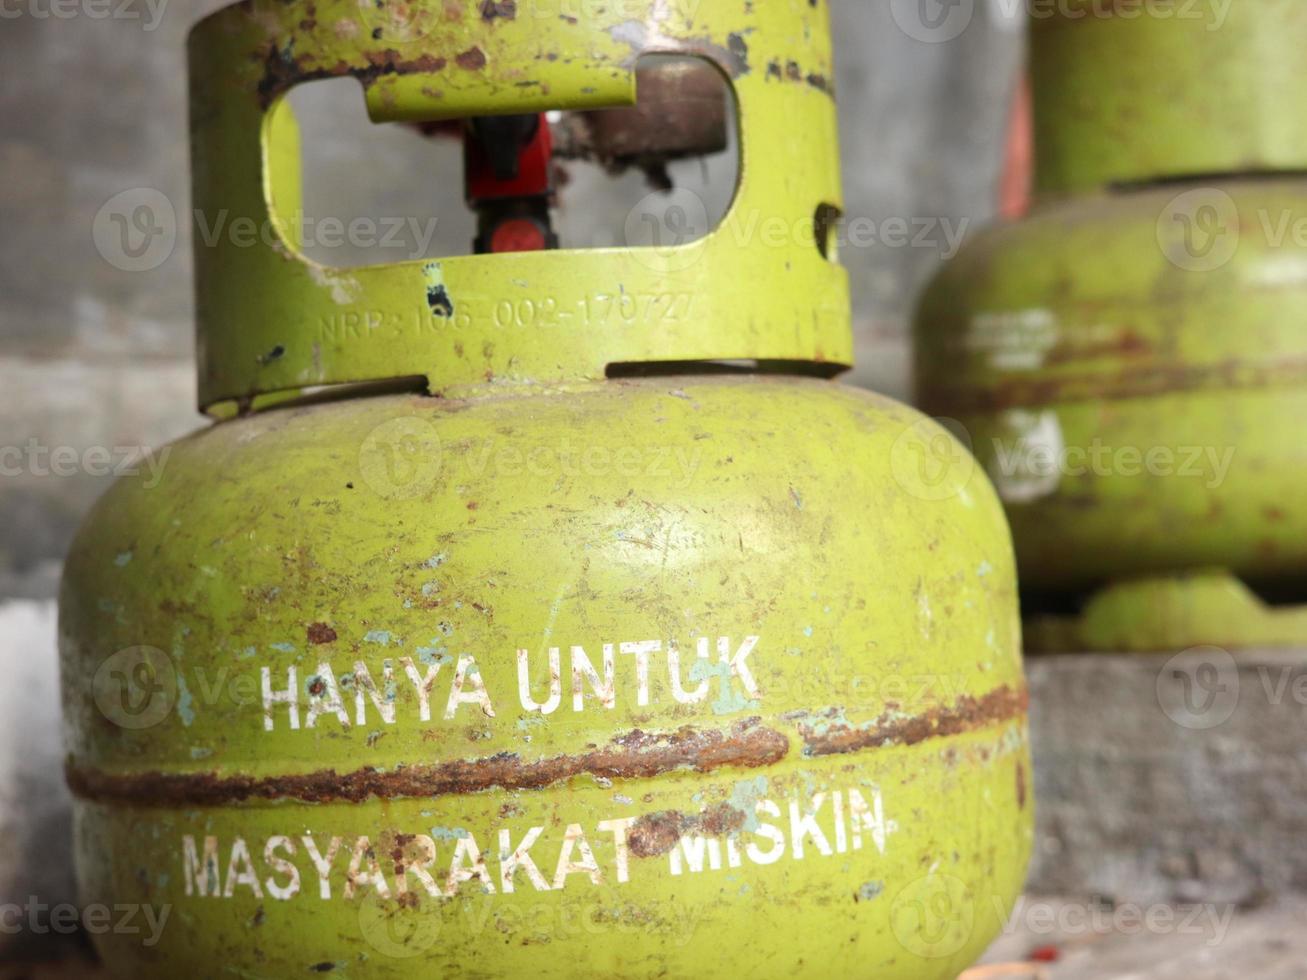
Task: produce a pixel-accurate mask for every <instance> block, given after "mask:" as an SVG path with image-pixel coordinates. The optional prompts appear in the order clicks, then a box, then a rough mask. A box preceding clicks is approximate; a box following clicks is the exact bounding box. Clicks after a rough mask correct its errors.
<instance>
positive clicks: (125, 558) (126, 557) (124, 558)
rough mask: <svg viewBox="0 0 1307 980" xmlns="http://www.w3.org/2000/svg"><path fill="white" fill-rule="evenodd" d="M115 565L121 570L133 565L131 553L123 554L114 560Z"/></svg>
mask: <svg viewBox="0 0 1307 980" xmlns="http://www.w3.org/2000/svg"><path fill="white" fill-rule="evenodd" d="M113 563H114V564H115V565H117V566H118V567H119V568H126V567H127V566H128V565H130V564H131V563H132V553H131V552H130V551H124V552H121V553H120V554H119V555H118V557H117V558H115V559H114V560H113Z"/></svg>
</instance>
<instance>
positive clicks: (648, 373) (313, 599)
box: [61, 0, 1032, 980]
mask: <svg viewBox="0 0 1307 980" xmlns="http://www.w3.org/2000/svg"><path fill="white" fill-rule="evenodd" d="M544 6H548V4H546V5H544ZM390 7H392V8H395V9H394V10H390V8H388V7H387V6H386V5H385V4H383V3H380V2H379V3H378V4H377V5H376V6H375V8H374V7H373V5H372V4H368V5H367V6H366V7H364V8H360V7H359V6H358V5H357V4H356V3H354V2H353V0H317V2H316V3H308V2H303V3H300V2H246V3H241V4H238V5H236V6H233V7H229V8H227V9H225V10H223V11H221V12H219V13H217V14H215V15H213V16H212V17H210V18H208V19H207V20H205V21H203V22H202V23H201V24H200V25H199V26H198V28H197V29H196V30H195V33H194V35H193V37H192V41H191V70H192V92H193V131H194V141H195V168H196V172H195V206H196V208H197V209H198V210H199V211H200V212H201V213H203V214H208V213H210V212H216V211H218V210H222V209H226V211H227V213H228V214H229V216H232V217H233V218H234V217H235V216H242V215H247V216H250V217H252V218H253V219H254V220H255V221H256V223H258V224H260V225H262V224H263V223H264V222H269V223H270V224H271V227H272V228H273V229H275V230H276V231H277V234H276V235H274V236H270V240H268V241H263V240H259V241H257V242H255V243H254V244H252V245H251V244H249V243H248V242H245V243H242V244H241V245H237V244H233V243H232V242H230V241H229V240H227V239H226V238H223V239H222V240H220V241H218V242H217V243H216V244H215V245H214V246H213V247H204V248H201V249H200V251H199V254H198V264H197V271H198V304H197V308H198V316H199V335H200V343H199V360H200V371H199V376H200V402H201V406H202V407H203V408H205V409H206V410H208V411H209V412H210V413H211V414H214V415H215V416H218V417H219V418H220V419H221V420H220V421H217V422H216V423H215V424H213V425H212V426H211V427H210V428H208V429H206V430H205V431H202V432H200V433H198V434H196V435H194V436H192V437H190V438H187V439H183V440H182V441H180V442H179V443H177V444H176V445H174V446H172V447H170V454H169V456H168V459H167V465H166V466H165V467H164V470H163V476H162V479H161V480H160V481H159V482H158V485H157V486H146V485H144V484H143V483H141V482H139V481H137V482H133V481H131V480H128V481H124V482H122V483H120V484H118V485H117V486H115V487H114V488H113V489H112V490H111V491H110V493H109V494H108V495H107V496H106V497H105V498H104V499H103V501H102V502H101V503H100V504H99V505H98V507H97V508H96V510H95V512H94V513H93V514H92V515H91V517H90V519H89V520H88V522H87V524H86V526H85V528H84V530H83V531H82V532H81V535H80V537H79V538H78V539H77V542H76V544H75V547H74V549H73V552H72V554H71V556H70V558H69V561H68V565H67V572H66V579H65V584H64V590H63V600H62V612H61V649H62V660H63V674H64V683H65V705H66V718H67V734H68V745H69V760H68V775H69V782H70V785H71V787H72V789H73V791H74V794H75V796H76V799H77V803H76V807H77V817H76V848H77V860H78V867H79V875H80V881H81V886H82V889H83V893H84V896H85V897H86V899H87V900H88V901H92V900H98V901H104V902H109V903H113V904H130V905H137V906H141V907H145V908H148V909H151V910H153V911H154V914H155V917H156V919H157V918H158V917H159V916H160V915H161V914H162V913H163V912H166V913H167V918H166V921H165V924H164V927H163V928H162V930H161V931H160V935H159V936H158V938H157V941H154V942H149V941H146V940H147V939H148V937H143V936H142V935H131V934H121V933H118V932H113V931H110V932H108V933H106V934H105V935H102V936H100V937H98V938H97V942H98V946H99V951H100V953H101V955H102V957H103V958H104V960H105V962H106V963H107V964H108V965H109V967H110V968H111V970H112V971H113V972H114V973H115V974H116V975H119V976H124V977H138V976H142V975H148V976H184V975H192V976H228V975H231V976H241V977H249V978H256V977H257V978H285V977H299V976H309V975H316V974H328V975H338V976H341V977H358V978H364V977H367V978H373V977H415V976H422V977H451V976H467V977H472V976H476V977H487V976H496V977H511V976H539V977H656V976H665V977H692V976H712V975H728V974H737V973H738V974H741V975H757V976H799V975H811V976H819V975H820V976H825V975H827V974H830V973H832V972H835V973H847V974H851V975H859V976H876V977H880V978H904V980H907V978H913V980H921V978H939V980H946V978H947V980H952V978H953V977H955V976H956V975H957V974H958V972H959V971H960V970H961V969H963V968H964V967H966V966H967V965H968V964H970V963H971V962H973V961H974V960H975V959H976V958H977V957H978V956H979V954H980V953H981V951H983V949H984V948H985V947H986V945H987V944H988V943H989V941H990V940H991V939H992V938H993V937H994V936H995V935H996V934H997V932H998V931H999V928H1000V926H1001V923H1002V922H1003V921H1004V918H1005V916H1006V914H1007V912H1008V909H1009V908H1010V906H1011V903H1012V902H1013V901H1014V900H1015V897H1016V895H1017V894H1018V892H1019V890H1020V887H1021V884H1022V880H1023V877H1024V871H1025V865H1026V859H1027V856H1028V853H1029V848H1030V838H1031V811H1032V802H1031V790H1030V783H1031V779H1030V764H1029V756H1028V750H1027V735H1026V705H1027V695H1026V689H1025V686H1024V682H1023V679H1022V670H1021V663H1020V657H1019V652H1018V651H1019V646H1020V636H1019V629H1020V627H1019V620H1018V615H1017V598H1016V587H1015V569H1014V566H1015V562H1014V558H1013V555H1012V549H1011V542H1010V538H1009V534H1008V530H1007V526H1006V523H1005V521H1004V517H1003V514H1002V510H1001V506H1000V504H999V502H998V499H997V497H996V496H995V494H994V492H993V490H992V488H991V486H990V484H989V482H988V481H987V479H986V478H985V476H984V474H983V472H982V471H980V470H979V469H978V468H977V467H976V466H975V465H974V461H973V460H972V458H971V457H970V456H969V455H967V454H966V453H965V452H964V451H963V450H962V449H961V447H960V445H959V444H958V443H957V442H956V441H955V440H954V439H953V438H952V436H950V435H949V434H948V433H947V432H946V431H945V430H944V429H942V428H939V427H937V426H935V425H934V424H933V423H931V422H929V421H927V420H926V419H924V418H923V417H922V416H920V415H918V414H917V413H915V412H913V411H912V410H910V409H907V408H904V407H902V406H899V405H896V404H894V403H892V402H890V401H888V400H887V399H885V398H881V397H878V396H876V395H873V394H869V393H866V392H861V391H857V390H853V389H850V388H845V387H840V386H838V385H837V384H835V383H834V382H833V381H832V380H831V378H832V377H833V376H834V375H835V374H837V373H839V372H840V371H841V370H842V369H843V368H844V367H846V366H847V365H848V363H849V359H850V348H851V335H850V329H849V307H848V289H847V280H846V275H845V273H844V271H843V270H842V269H841V268H840V266H839V265H838V264H837V263H836V262H835V261H834V258H835V256H834V254H833V249H832V248H830V247H828V243H827V239H826V238H825V237H824V235H825V230H826V228H827V226H828V224H829V219H830V217H831V216H832V215H833V214H834V213H835V212H837V211H838V209H839V207H840V205H841V198H840V187H839V179H838V173H839V171H838V166H837V159H836V153H835V131H836V124H835V123H836V117H835V105H834V101H833V98H832V91H831V85H830V83H829V81H828V79H829V78H830V77H831V48H830V40H829V33H828V23H827V17H828V11H827V8H826V5H825V4H816V3H807V2H795V3H788V2H785V3H757V4H744V5H741V4H736V3H727V2H725V0H704V2H702V3H695V4H690V5H682V4H679V3H666V2H663V0H626V2H624V3H619V4H613V5H603V6H601V7H594V8H593V9H589V10H588V12H587V13H586V14H585V15H584V16H579V17H577V16H560V15H559V14H558V12H557V11H555V12H554V13H553V14H552V15H550V16H545V15H543V14H542V13H541V9H542V7H541V5H539V4H532V5H527V4H521V3H519V4H516V5H513V4H491V5H480V6H479V7H478V6H477V5H473V4H457V3H456V4H450V3H447V2H445V3H440V2H433V3H430V4H416V3H415V4H408V5H401V4H398V3H396V4H391V5H390ZM400 8H403V9H402V10H400ZM482 8H486V9H482ZM490 8H493V9H490ZM390 13H394V14H395V15H396V16H395V17H394V18H391V17H390V16H389V14H390ZM400 14H402V16H400ZM383 15H384V16H383ZM393 23H400V24H402V25H403V26H404V27H405V28H406V30H405V33H404V35H403V37H402V38H394V37H391V36H389V35H388V33H387V31H388V30H390V29H391V25H392V24H393ZM365 25H366V29H365ZM647 52H658V53H662V54H668V53H671V54H678V55H682V56H688V57H692V58H697V59H702V60H704V61H705V62H706V63H708V64H710V65H711V66H713V67H714V69H715V70H716V71H717V72H719V73H720V75H721V76H722V77H723V78H724V79H726V80H728V81H729V84H730V88H731V89H732V90H733V92H734V98H735V99H736V101H737V103H738V115H739V120H740V125H739V131H740V137H739V139H740V146H741V154H742V174H743V176H742V178H741V181H740V184H739V187H738V191H737V194H736V198H735V201H734V203H733V205H732V207H731V211H730V213H729V214H728V216H727V218H726V220H725V222H724V224H723V225H722V226H721V227H719V228H718V229H717V230H716V231H714V232H713V233H712V234H710V235H708V236H707V237H706V238H703V239H701V240H699V241H696V242H692V243H688V244H684V245H678V246H675V247H668V248H657V247H651V248H614V249H606V250H594V251H567V250H548V249H546V250H536V251H522V252H517V253H513V254H485V255H473V256H465V257H457V258H449V259H442V260H436V261H429V262H411V263H406V264H398V265H383V266H373V267H367V268H356V269H336V268H329V267H325V266H322V265H320V264H316V263H314V262H312V261H310V260H308V259H307V258H306V257H305V256H304V255H303V254H302V253H301V251H300V249H299V248H298V246H297V243H296V241H295V239H294V235H293V234H292V233H291V232H290V230H289V226H290V223H289V222H288V221H287V219H286V216H287V215H288V214H291V213H292V212H294V210H295V209H296V207H297V202H298V195H299V191H298V167H299V162H298V161H299V156H298V149H297V146H296V138H295V127H294V120H293V117H292V115H291V113H290V110H289V108H288V104H287V102H286V101H285V99H284V97H285V95H286V93H287V91H288V90H289V89H290V88H291V87H292V86H294V85H296V84H297V83H300V82H302V81H305V80H309V79H315V78H324V77H328V76H352V77H354V78H357V79H358V80H359V81H360V82H361V83H362V86H363V88H364V90H365V92H366V96H367V102H368V105H369V107H370V110H371V114H372V117H373V119H374V120H376V121H378V122H389V121H413V120H420V121H428V122H429V121H433V120H436V121H438V120H444V119H460V118H465V117H485V116H490V115H494V114H497V113H515V114H519V115H522V114H529V113H536V112H541V111H544V110H546V109H550V110H553V109H562V110H590V109H594V108H596V107H604V106H622V105H630V104H632V103H634V102H635V101H636V99H637V96H638V92H637V91H636V89H637V85H636V74H635V62H636V60H637V58H638V57H639V56H640V55H642V54H644V53H647ZM514 220H518V219H514ZM758 222H762V223H764V224H765V225H768V226H776V225H777V224H778V223H779V225H780V226H783V227H785V228H790V229H804V228H806V229H807V234H806V235H805V234H797V235H784V236H780V238H779V239H778V238H777V237H776V236H774V235H773V236H767V237H761V236H759V235H757V234H754V233H752V232H751V231H750V230H749V229H752V228H755V227H756V224H757V223H758ZM523 228H524V226H518V230H522V229H523ZM814 231H815V234H814ZM522 234H523V236H524V237H530V236H529V229H525V230H524V231H523V232H522ZM488 237H489V238H491V239H493V238H494V237H495V236H494V235H493V234H492V235H490V236H488ZM537 237H538V238H540V239H541V240H543V238H544V236H537Z"/></svg>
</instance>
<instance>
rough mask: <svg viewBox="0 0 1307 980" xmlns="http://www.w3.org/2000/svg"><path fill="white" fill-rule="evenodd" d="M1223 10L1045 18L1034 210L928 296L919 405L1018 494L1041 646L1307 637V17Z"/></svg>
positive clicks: (974, 252) (952, 270) (1020, 535)
mask: <svg viewBox="0 0 1307 980" xmlns="http://www.w3.org/2000/svg"><path fill="white" fill-rule="evenodd" d="M1222 6H1223V5H1191V7H1189V8H1188V9H1187V11H1185V12H1181V11H1180V10H1179V9H1178V8H1177V11H1176V16H1172V17H1166V18H1159V17H1153V16H1143V17H1135V16H1126V15H1124V14H1123V13H1119V12H1113V11H1108V10H1105V9H1103V8H1102V6H1101V5H1093V4H1089V3H1072V4H1069V5H1064V8H1065V9H1060V10H1059V11H1058V12H1054V11H1052V10H1051V9H1050V10H1048V11H1042V12H1040V14H1039V15H1037V16H1035V17H1034V18H1033V19H1032V21H1031V32H1032V33H1031V48H1030V50H1031V72H1032V81H1033V92H1034V119H1035V155H1036V188H1037V195H1036V204H1035V207H1034V208H1033V210H1032V211H1031V212H1030V213H1029V214H1028V215H1027V216H1026V217H1025V218H1024V220H1022V221H1020V222H1017V223H1013V224H1003V225H999V226H997V227H993V228H991V229H989V230H988V231H987V232H985V233H984V234H982V235H979V236H977V237H976V238H975V239H974V240H973V241H972V242H970V243H969V244H968V245H967V246H966V247H965V248H964V249H963V250H962V252H961V253H960V254H959V255H958V256H957V258H956V259H955V260H954V261H952V262H951V263H950V264H949V265H947V266H946V267H945V268H944V269H943V270H942V271H941V273H940V274H939V275H938V276H937V278H936V279H935V280H934V281H933V282H932V283H931V285H930V287H929V288H928V290H927V292H926V294H925V296H924V298H923V300H922V302H921V306H920V309H919V314H918V319H917V326H916V339H917V344H918V352H917V382H918V390H919V400H920V403H921V404H922V405H923V406H924V407H925V408H926V409H927V411H929V412H930V413H932V414H934V415H938V416H945V417H950V418H953V419H956V420H957V421H959V422H960V423H961V424H962V427H963V428H965V430H966V431H967V433H968V434H969V435H970V437H971V439H972V441H973V445H974V449H975V452H976V453H977V455H978V456H979V458H980V459H981V460H982V462H983V464H984V466H985V468H986V469H987V470H988V471H989V473H990V475H991V476H992V477H993V478H994V480H995V482H996V483H997V485H998V489H999V493H1000V496H1001V497H1002V498H1003V500H1004V502H1005V504H1006V506H1007V510H1008V515H1009V518H1010V519H1011V521H1012V525H1013V532H1014V535H1015V537H1016V543H1017V554H1018V564H1019V567H1020V570H1021V578H1022V586H1023V590H1025V591H1026V592H1027V593H1028V594H1029V597H1030V599H1031V602H1030V609H1031V610H1033V611H1034V612H1035V613H1045V614H1049V615H1043V616H1040V617H1039V619H1038V620H1037V621H1036V622H1033V623H1032V624H1031V625H1030V627H1028V629H1027V644H1028V646H1029V648H1031V649H1052V650H1085V649H1089V650H1127V651H1129V650H1161V649H1179V648H1184V647H1187V646H1193V645H1196V644H1204V643H1206V644H1219V645H1222V646H1228V647H1242V646H1252V645H1293V644H1301V643H1302V642H1303V641H1307V609H1304V608H1303V607H1301V606H1295V605H1293V603H1294V602H1298V603H1301V602H1303V601H1304V600H1307V594H1304V593H1303V591H1302V588H1301V587H1302V583H1303V580H1304V579H1303V576H1304V573H1305V572H1307V497H1304V495H1303V494H1302V492H1301V488H1302V486H1303V482H1304V480H1307V442H1304V440H1303V439H1302V438H1301V432H1299V431H1298V430H1297V429H1295V427H1294V426H1293V425H1290V424H1286V421H1288V420H1292V419H1295V418H1302V417H1304V413H1307V387H1305V386H1304V373H1303V366H1304V364H1307V331H1305V330H1304V329H1303V323H1304V317H1305V316H1307V235H1304V233H1303V229H1304V227H1307V221H1305V219H1307V180H1304V179H1303V178H1302V177H1301V176H1298V173H1300V172H1301V171H1302V170H1303V168H1304V165H1305V164H1307V121H1305V120H1303V119H1302V118H1301V113H1299V112H1297V111H1296V109H1295V107H1294V99H1293V97H1292V96H1293V95H1294V94H1295V93H1298V92H1301V91H1303V90H1304V88H1305V87H1307V66H1305V65H1304V63H1303V60H1302V58H1301V57H1300V56H1299V52H1298V49H1299V46H1300V41H1301V38H1302V37H1303V36H1304V32H1307V8H1304V7H1303V6H1302V5H1301V4H1295V3H1292V2H1284V0H1254V2H1245V3H1237V4H1233V5H1228V6H1227V9H1220V8H1221V7H1222ZM1267 600H1270V601H1267ZM1052 614H1057V615H1052Z"/></svg>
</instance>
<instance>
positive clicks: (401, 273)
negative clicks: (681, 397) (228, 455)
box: [190, 0, 852, 408]
mask: <svg viewBox="0 0 1307 980" xmlns="http://www.w3.org/2000/svg"><path fill="white" fill-rule="evenodd" d="M682 7H684V8H685V9H684V10H682V9H681V8H682ZM545 8H548V9H549V10H551V11H553V13H552V15H549V16H546V15H545V13H546V10H545ZM827 18H828V10H827V5H826V4H805V3H796V4H779V3H757V4H744V5H741V4H737V3H735V2H734V0H696V2H694V3H684V4H682V3H679V2H676V0H671V2H668V0H620V2H616V3H612V4H605V5H602V7H600V6H595V7H594V9H593V10H590V9H589V8H587V13H586V16H584V17H568V16H564V15H560V14H559V12H558V10H557V4H554V3H543V4H539V3H532V4H526V3H522V4H516V5H513V4H489V5H487V4H479V5H473V4H463V5H449V4H446V3H444V2H442V0H406V2H403V3H400V2H390V0H365V2H360V0H316V3H308V2H303V3H287V2H284V0H245V2H243V3H238V4H236V5H234V6H232V7H228V8H226V9H224V10H221V11H219V12H218V13H216V14H214V15H212V16H210V17H209V18H207V19H205V20H203V21H201V22H200V23H199V24H198V25H197V27H196V28H195V30H194V31H193V32H192V35H191V39H190V59H191V103H192V133H193V157H194V200H195V208H196V210H197V212H198V213H199V214H201V215H210V214H217V213H220V212H222V213H225V214H226V215H227V216H228V218H229V224H230V221H231V220H236V219H239V218H241V217H249V218H252V219H253V220H254V221H255V222H256V223H257V224H259V226H260V227H262V226H263V224H264V223H265V222H266V223H267V224H269V225H270V226H271V227H272V228H273V229H274V230H275V231H276V233H277V234H276V235H275V236H260V238H259V241H258V242H256V243H254V244H252V245H251V244H250V243H249V242H248V241H242V242H241V243H240V245H239V246H238V245H237V244H235V243H233V242H232V241H230V240H226V239H222V240H219V241H217V242H215V243H214V244H213V245H212V246H209V245H205V244H202V245H201V247H200V248H199V250H198V252H197V257H196V265H197V270H196V280H197V310H198V327H199V357H200V403H201V407H202V408H208V407H210V406H213V405H214V404H215V403H218V402H224V401H233V400H234V401H238V402H243V403H246V404H248V403H249V402H250V400H252V399H253V398H254V397H256V396H258V395H262V394H269V393H274V392H284V391H291V390H297V389H302V388H305V387H310V386H321V385H332V384H341V383H351V382H365V381H381V380H388V379H394V378H400V377H410V376H417V375H420V376H424V377H425V378H426V379H427V384H428V387H429V388H430V390H431V391H433V392H446V391H449V390H450V389H451V388H455V387H459V386H466V385H473V384H484V383H485V382H486V381H487V380H492V381H498V382H505V383H510V382H544V383H566V382H569V381H579V380H585V379H594V378H602V377H604V376H605V371H606V369H607V368H608V366H609V365H611V364H615V363H622V364H631V363H642V362H663V361H705V360H735V359H757V360H777V361H800V362H815V363H821V364H826V365H830V366H832V367H834V368H838V367H841V366H847V365H848V364H850V363H851V360H852V337H851V330H850V321H849V300H848V282H847V276H846V274H845V272H844V270H843V269H842V268H840V267H839V266H838V265H837V264H835V263H834V262H832V261H829V260H828V259H827V258H826V256H825V255H823V250H822V249H821V248H819V247H814V243H813V236H812V235H807V234H805V228H811V226H812V223H813V222H814V221H815V220H816V218H817V216H818V215H820V214H822V213H830V209H832V208H833V209H838V208H840V207H841V204H842V198H841V194H840V178H839V167H838V154H837V135H836V114H835V103H834V99H833V92H832V86H831V84H830V82H829V79H830V77H831V61H832V55H831V47H830V38H829V30H828V24H827ZM654 53H658V54H673V55H682V56H693V57H699V58H704V59H707V60H708V61H710V62H712V63H713V64H714V65H715V66H716V67H717V68H718V69H719V70H720V71H721V72H722V73H723V75H724V76H726V78H727V79H728V80H729V81H730V84H731V86H732V88H733V90H734V93H735V97H736V100H737V105H738V110H739V119H740V145H741V179H740V185H739V188H738V191H737V195H736V198H735V202H734V204H733V206H732V208H731V211H730V213H728V215H727V218H726V220H725V221H724V222H723V225H722V226H720V227H719V228H718V229H717V230H716V231H715V232H713V233H712V234H710V235H708V236H707V237H706V238H703V239H700V240H698V241H695V242H692V243H690V244H687V245H680V246H676V247H671V248H657V249H637V248H621V249H619V248H614V249H596V250H587V251H567V250H562V251H550V252H528V253H518V254H505V255H473V256H459V257H454V258H445V259H435V260H426V261H416V262H406V263H400V264H391V265H378V266H370V267H366V268H352V269H337V268H331V267H327V266H324V265H321V264H319V263H316V262H313V261H312V260H310V259H308V258H307V257H306V256H304V255H303V254H302V253H301V252H300V250H299V248H298V243H297V242H296V241H295V238H294V224H295V223H294V222H293V221H290V220H288V218H289V216H293V215H294V214H295V213H296V212H297V211H298V209H299V207H300V193H301V192H300V178H299V172H300V160H299V139H298V132H297V128H296V125H295V121H294V116H293V113H292V111H291V109H290V106H289V103H288V102H287V100H286V95H287V93H288V92H289V91H290V89H291V88H292V87H293V86H295V85H297V84H301V83H304V82H307V81H312V80H315V79H323V78H330V77H353V78H356V79H358V80H359V81H360V83H361V84H362V85H363V88H364V92H365V96H366V100H367V105H368V110H369V113H370V115H371V117H372V118H373V119H374V120H376V121H416V120H422V121H430V120H439V119H453V118H465V117H474V116H486V115H495V114H525V113H531V112H539V111H543V110H547V109H564V110H568V109H588V108H597V107H612V106H622V105H631V104H633V103H634V101H635V95H636V93H635V66H636V62H637V61H638V60H639V59H640V58H641V57H642V56H644V55H646V54H654ZM452 176H453V175H451V177H452ZM823 209H825V210H824V211H823ZM778 222H779V223H780V224H778ZM728 225H729V227H728ZM781 225H783V226H784V227H785V228H786V229H787V231H790V232H792V234H787V235H785V236H783V242H784V243H783V244H780V245H778V239H777V236H776V235H775V233H774V230H775V229H776V228H777V227H780V226H781ZM765 228H767V229H772V232H771V233H769V234H767V235H764V234H762V229H765ZM278 238H279V239H280V240H278Z"/></svg>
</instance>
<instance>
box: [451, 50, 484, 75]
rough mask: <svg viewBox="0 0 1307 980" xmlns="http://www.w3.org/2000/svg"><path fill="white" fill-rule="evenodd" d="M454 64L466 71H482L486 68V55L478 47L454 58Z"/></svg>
mask: <svg viewBox="0 0 1307 980" xmlns="http://www.w3.org/2000/svg"><path fill="white" fill-rule="evenodd" d="M454 64H456V65H458V67H460V68H462V69H464V70H465V71H480V70H481V69H482V68H484V67H485V66H486V53H485V52H484V51H482V50H481V49H480V48H478V47H475V46H473V47H470V48H468V49H467V50H466V51H463V52H461V53H460V54H457V55H455V56H454Z"/></svg>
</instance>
